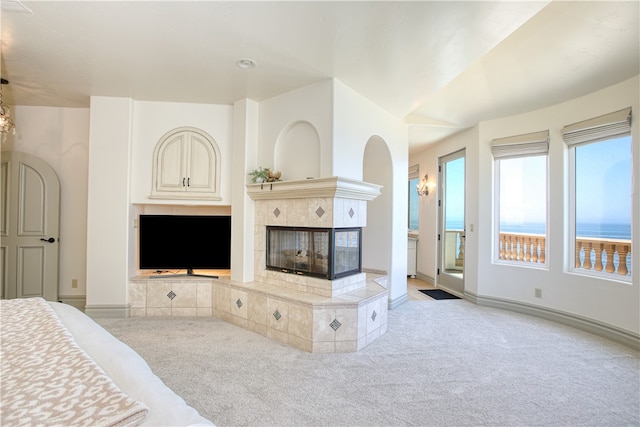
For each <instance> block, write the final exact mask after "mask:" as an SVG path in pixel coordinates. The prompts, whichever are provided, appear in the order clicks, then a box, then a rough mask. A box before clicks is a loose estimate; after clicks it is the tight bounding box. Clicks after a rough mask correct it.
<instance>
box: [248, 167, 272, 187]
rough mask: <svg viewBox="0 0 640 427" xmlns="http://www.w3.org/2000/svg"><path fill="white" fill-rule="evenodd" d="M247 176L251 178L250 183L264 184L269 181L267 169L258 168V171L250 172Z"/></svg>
mask: <svg viewBox="0 0 640 427" xmlns="http://www.w3.org/2000/svg"><path fill="white" fill-rule="evenodd" d="M248 175H249V176H250V177H251V182H257V183H261V182H265V181H267V179H269V169H268V168H263V167H262V166H259V167H258V169H254V170H252V171H251V172H249V174H248Z"/></svg>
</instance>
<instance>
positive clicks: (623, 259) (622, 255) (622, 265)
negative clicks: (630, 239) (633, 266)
mask: <svg viewBox="0 0 640 427" xmlns="http://www.w3.org/2000/svg"><path fill="white" fill-rule="evenodd" d="M615 247H616V249H617V250H618V260H619V262H618V274H619V275H621V276H626V275H627V274H628V273H629V270H627V254H628V253H629V245H623V244H619V245H615Z"/></svg>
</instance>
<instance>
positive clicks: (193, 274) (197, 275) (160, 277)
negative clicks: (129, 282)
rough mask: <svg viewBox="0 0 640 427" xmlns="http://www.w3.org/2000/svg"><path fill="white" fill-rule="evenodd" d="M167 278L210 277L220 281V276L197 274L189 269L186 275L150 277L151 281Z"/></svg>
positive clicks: (157, 275)
mask: <svg viewBox="0 0 640 427" xmlns="http://www.w3.org/2000/svg"><path fill="white" fill-rule="evenodd" d="M166 277H208V278H209V279H218V278H219V277H218V276H213V275H209V274H196V273H194V272H193V269H191V268H187V272H186V273H182V274H156V275H151V276H149V278H150V279H164V278H166Z"/></svg>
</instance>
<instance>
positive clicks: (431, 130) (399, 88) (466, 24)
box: [2, 0, 640, 151]
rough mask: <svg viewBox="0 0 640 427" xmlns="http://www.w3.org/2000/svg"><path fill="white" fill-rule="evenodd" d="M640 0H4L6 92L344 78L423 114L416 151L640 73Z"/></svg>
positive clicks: (209, 92) (230, 91)
mask: <svg viewBox="0 0 640 427" xmlns="http://www.w3.org/2000/svg"><path fill="white" fill-rule="evenodd" d="M639 4H640V3H639V2H638V1H637V0H635V1H630V2H617V1H603V2H595V1H586V2H576V1H552V2H548V1H532V2H522V1H519V2H510V1H495V2H488V1H486V2H485V1H469V2H453V1H409V2H401V1H389V2H382V1H355V2H346V1H335V2H330V1H317V2H311V1H283V2H272V1H255V2H247V1H102V2H97V1H28V0H22V1H17V0H2V77H3V78H6V79H8V80H9V81H10V83H9V84H8V85H4V86H3V100H4V102H5V103H9V104H15V105H40V106H63V107H88V105H89V97H90V96H91V95H98V96H121V97H130V98H134V99H137V100H149V101H175V102H195V103H214V104H231V103H233V102H234V101H237V100H239V99H243V98H251V99H254V100H257V101H260V100H263V99H267V98H270V97H273V96H275V95H278V94H281V93H285V92H288V91H291V90H293V89H296V88H299V87H302V86H305V85H308V84H310V83H313V82H316V81H319V80H323V79H328V78H336V79H338V80H340V81H342V82H343V83H344V84H346V85H348V86H350V87H351V88H352V89H354V90H355V91H357V92H359V93H360V94H362V95H364V96H365V97H367V98H369V99H370V100H371V101H373V102H375V103H376V104H378V105H380V106H381V107H382V108H384V109H385V110H387V111H388V112H389V113H391V114H392V115H394V116H395V117H397V118H399V119H403V120H405V121H406V122H407V123H409V124H411V126H410V150H411V151H416V150H418V149H420V148H421V147H423V146H424V145H425V144H428V143H432V142H434V141H437V140H439V139H441V138H443V137H445V136H447V135H450V134H452V133H454V132H457V131H459V130H461V129H464V128H467V127H469V126H473V125H474V124H476V123H477V122H478V121H480V120H486V119H491V118H496V117H501V116H505V115H513V114H517V113H522V112H526V111H530V110H533V109H537V108H541V107H545V106H548V105H552V104H555V103H558V102H562V101H564V100H567V99H570V98H575V97H577V96H581V95H584V94H587V93H589V92H592V91H594V90H597V89H601V88H604V87H606V86H609V85H611V84H614V83H617V82H620V81H623V80H625V79H627V78H630V77H632V76H634V75H636V74H638V73H639V72H640V65H639V64H640V35H639V27H640V25H639V21H640V8H639ZM240 58H251V59H253V60H255V61H256V62H257V67H256V68H254V69H253V70H242V69H240V68H238V67H237V66H236V64H235V63H236V61H237V60H238V59H240Z"/></svg>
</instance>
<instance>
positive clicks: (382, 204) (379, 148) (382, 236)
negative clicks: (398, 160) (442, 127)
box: [362, 135, 393, 274]
mask: <svg viewBox="0 0 640 427" xmlns="http://www.w3.org/2000/svg"><path fill="white" fill-rule="evenodd" d="M362 179H363V181H365V182H370V183H372V184H378V185H381V186H382V189H381V194H380V196H378V197H376V198H375V199H374V200H372V201H370V202H368V207H367V226H366V227H365V228H364V230H363V232H362V267H363V268H364V269H367V270H371V271H380V272H384V273H386V274H389V273H390V271H391V250H392V246H393V245H392V244H391V241H392V223H391V218H392V205H393V203H392V202H393V197H392V196H393V162H392V160H391V154H390V152H389V149H388V147H387V144H386V143H385V141H384V140H383V139H382V138H381V137H379V136H375V135H374V136H372V137H371V138H369V140H368V141H367V144H366V146H365V150H364V155H363V167H362Z"/></svg>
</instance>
